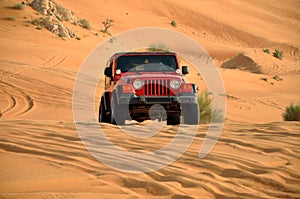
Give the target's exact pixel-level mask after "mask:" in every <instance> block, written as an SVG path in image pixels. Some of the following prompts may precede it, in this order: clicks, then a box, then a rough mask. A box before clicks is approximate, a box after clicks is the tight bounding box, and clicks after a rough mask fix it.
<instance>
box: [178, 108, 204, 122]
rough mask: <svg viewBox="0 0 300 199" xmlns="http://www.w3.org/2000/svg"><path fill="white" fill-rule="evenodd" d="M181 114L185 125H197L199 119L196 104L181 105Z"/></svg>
mask: <svg viewBox="0 0 300 199" xmlns="http://www.w3.org/2000/svg"><path fill="white" fill-rule="evenodd" d="M182 112H183V120H184V123H185V124H190V125H198V123H199V117H200V113H199V106H198V104H183V105H182Z"/></svg>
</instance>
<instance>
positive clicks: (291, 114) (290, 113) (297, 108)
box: [282, 103, 300, 121]
mask: <svg viewBox="0 0 300 199" xmlns="http://www.w3.org/2000/svg"><path fill="white" fill-rule="evenodd" d="M282 116H283V119H284V120H285V121H300V103H299V104H296V105H294V104H293V103H291V104H290V105H289V106H287V107H286V108H285V112H284V113H283V115H282Z"/></svg>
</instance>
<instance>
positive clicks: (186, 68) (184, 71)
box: [181, 66, 189, 75]
mask: <svg viewBox="0 0 300 199" xmlns="http://www.w3.org/2000/svg"><path fill="white" fill-rule="evenodd" d="M181 70H182V74H183V75H186V74H189V67H188V66H182V68H181Z"/></svg>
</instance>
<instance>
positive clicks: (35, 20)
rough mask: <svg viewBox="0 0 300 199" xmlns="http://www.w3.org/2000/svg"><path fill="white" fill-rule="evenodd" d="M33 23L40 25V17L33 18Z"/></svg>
mask: <svg viewBox="0 0 300 199" xmlns="http://www.w3.org/2000/svg"><path fill="white" fill-rule="evenodd" d="M31 24H32V25H35V26H38V25H40V19H38V18H35V19H33V20H32V21H31Z"/></svg>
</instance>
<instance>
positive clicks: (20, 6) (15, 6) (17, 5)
mask: <svg viewBox="0 0 300 199" xmlns="http://www.w3.org/2000/svg"><path fill="white" fill-rule="evenodd" d="M14 9H16V10H23V9H24V5H23V4H22V3H17V4H16V5H14Z"/></svg>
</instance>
